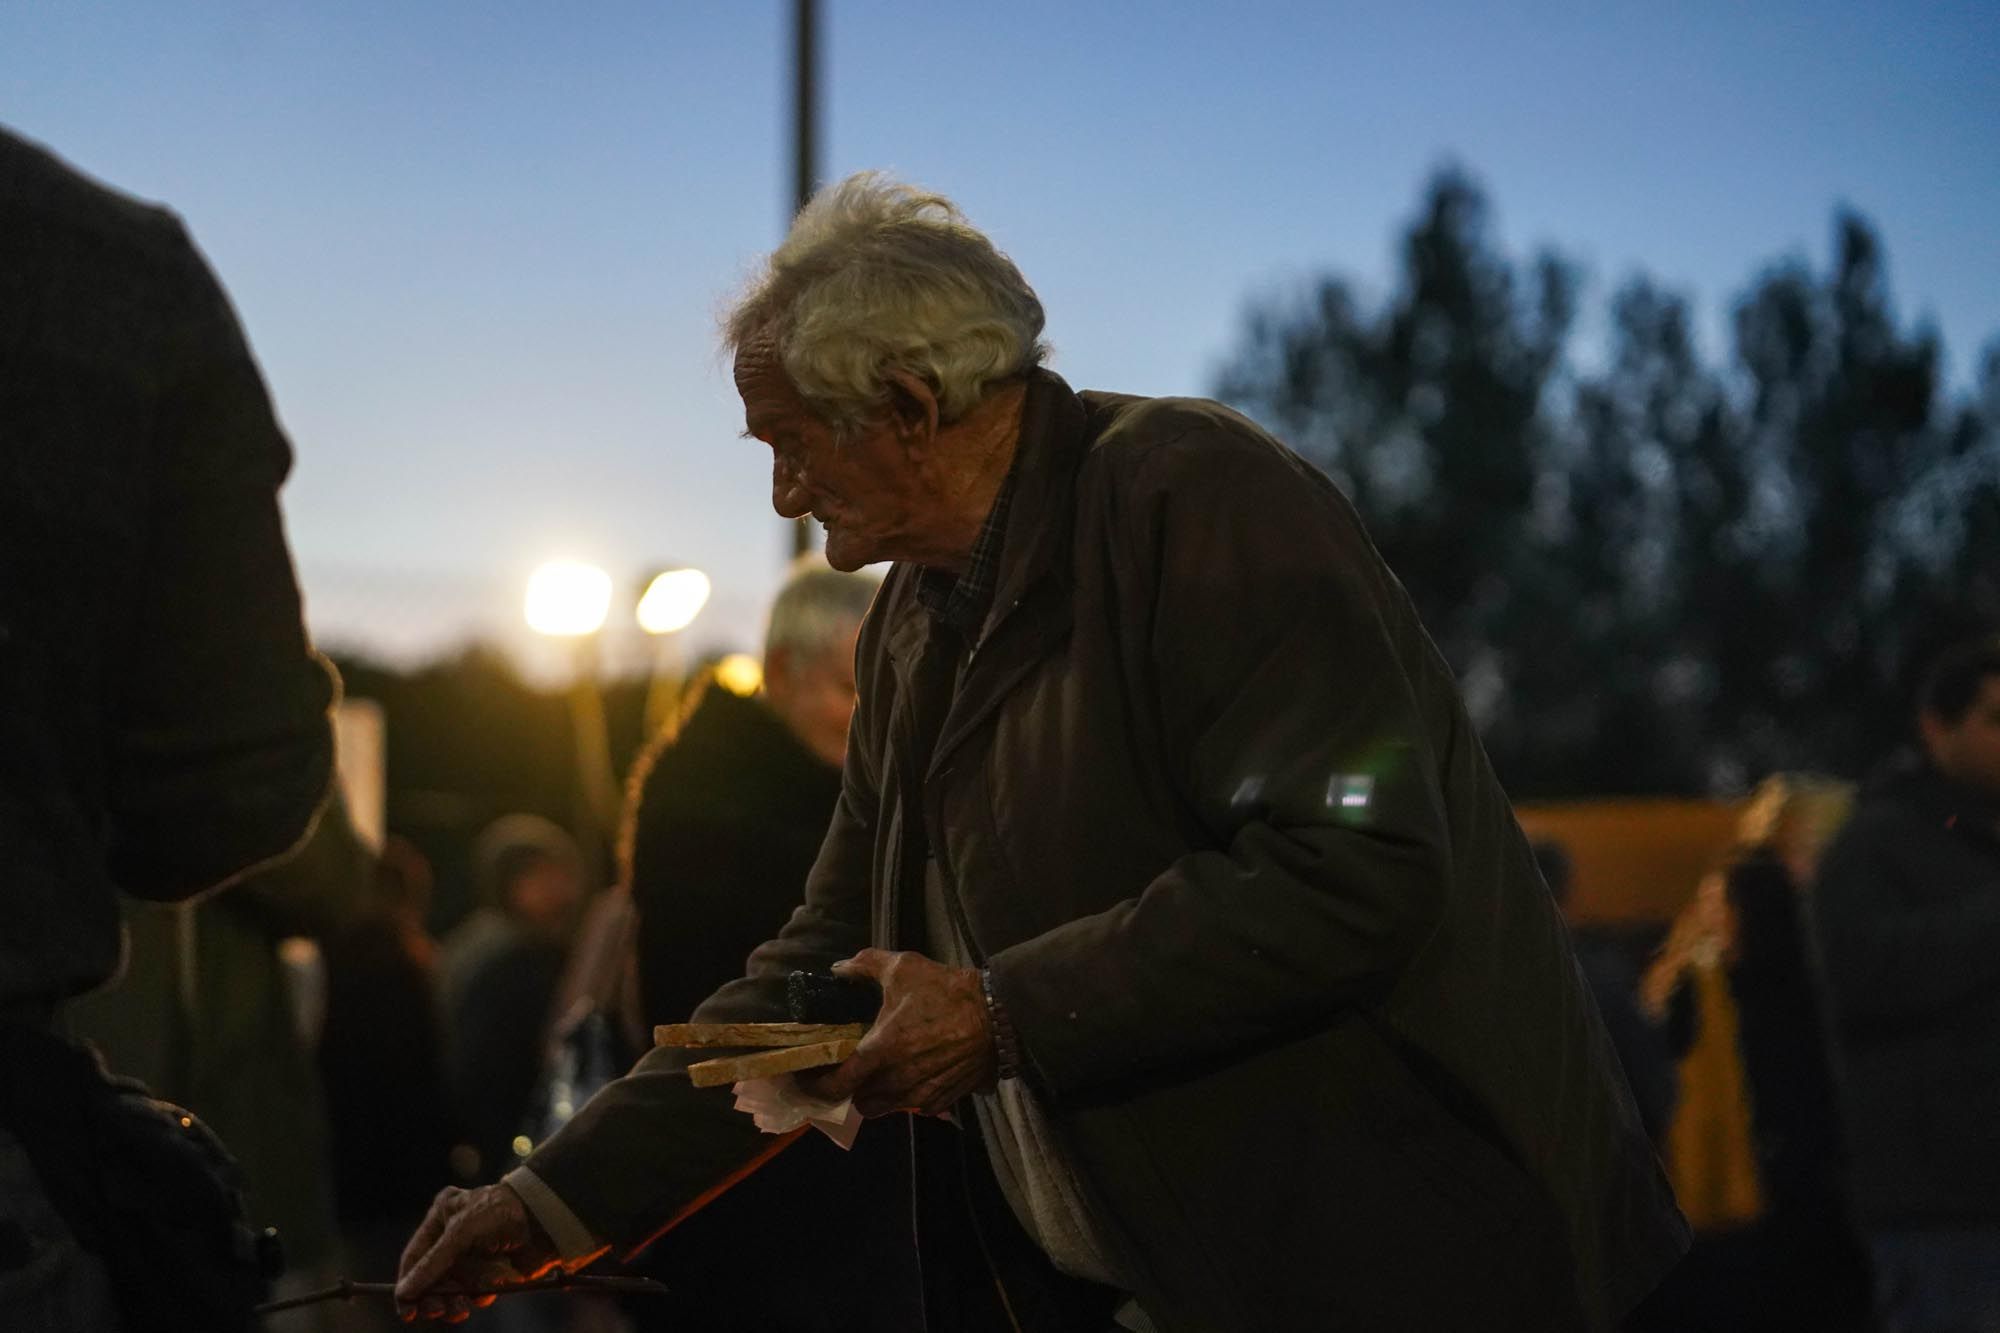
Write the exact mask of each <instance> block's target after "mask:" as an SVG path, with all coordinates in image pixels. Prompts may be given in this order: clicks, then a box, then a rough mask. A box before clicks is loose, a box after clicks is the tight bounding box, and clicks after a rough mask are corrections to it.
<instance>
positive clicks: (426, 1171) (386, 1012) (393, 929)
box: [319, 834, 454, 1329]
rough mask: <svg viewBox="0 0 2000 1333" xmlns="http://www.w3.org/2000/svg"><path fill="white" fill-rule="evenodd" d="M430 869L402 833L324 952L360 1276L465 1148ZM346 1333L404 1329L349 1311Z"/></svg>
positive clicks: (343, 1316)
mask: <svg viewBox="0 0 2000 1333" xmlns="http://www.w3.org/2000/svg"><path fill="white" fill-rule="evenodd" d="M431 885H432V876H431V867H430V862H429V861H427V860H426V859H425V858H424V854H423V853H422V852H420V851H418V850H417V848H416V847H415V846H414V845H413V844H412V843H410V842H409V841H408V840H407V839H405V838H401V837H397V836H395V835H393V834H392V835H391V836H390V837H389V838H388V840H387V841H386V842H385V843H384V845H383V848H382V853H381V856H380V858H379V859H378V860H377V862H376V866H375V878H374V891H373V893H372V894H371V896H370V901H369V904H368V910H367V911H366V912H365V913H364V914H363V915H362V916H361V917H360V918H359V919H357V920H355V921H354V922H353V923H352V924H350V925H349V926H348V927H347V928H346V929H344V930H341V931H339V932H337V933H335V934H333V935H332V936H330V937H328V938H327V940H326V941H325V942H324V944H323V945H322V952H323V954H324V957H325V966H326V1020H325V1023H324V1025H323V1027H322V1029H321V1033H320V1041H319V1069H320V1076H321V1079H322V1081H323V1082H324V1084H325V1087H326V1104H327V1121H328V1130H329V1140H330V1143H331V1149H332V1152H331V1156H332V1164H333V1196H334V1205H335V1215H336V1217H337V1218H338V1220H339V1223H340V1236H341V1241H342V1249H343V1251H344V1254H345V1259H346V1267H347V1270H348V1271H349V1272H350V1273H353V1274H357V1275H360V1276H362V1277H373V1276H375V1275H376V1274H379V1273H382V1272H386V1271H390V1270H392V1269H393V1268H394V1267H395V1263H396V1254H397V1252H398V1250H399V1249H400V1248H401V1246H402V1242H403V1238H404V1237H405V1236H407V1235H408V1234H409V1229H410V1227H411V1226H413V1225H415V1223H416V1221H417V1219H419V1218H421V1217H422V1216H423V1213H424V1209H425V1207H426V1206H427V1205H428V1204H429V1203H430V1200H431V1196H432V1195H434V1194H436V1193H437V1191H438V1190H439V1189H440V1188H442V1187H443V1186H444V1185H446V1184H448V1183H449V1181H450V1178H451V1177H450V1167H449V1164H448V1163H449V1157H450V1153H451V1147H452V1144H453V1142H454V1138H453V1134H452V1126H451V1121H450V1116H449V1113H448V1111H447V1109H446V1104H445V1092H444V1057H443V1048H442V1043H441V1040H440V1037H439V1030H438V1016H437V993H436V992H437V986H436V979H437V948H436V945H435V943H434V942H433V941H432V939H431V937H430V935H429V934H428V933H427V932H426V930H425V928H424V922H425V918H426V916H427V915H428V913H429V911H430V902H431ZM336 1322H337V1324H338V1326H339V1327H341V1328H343V1329H359V1328H368V1327H373V1328H383V1329H387V1328H390V1327H393V1326H394V1325H395V1322H396V1321H395V1312H394V1310H393V1309H391V1308H390V1307H389V1306H387V1305H384V1304H380V1303H377V1304H369V1303H366V1302H359V1301H356V1302H347V1303H344V1304H343V1305H342V1306H341V1307H339V1308H338V1309H337V1311H336Z"/></svg>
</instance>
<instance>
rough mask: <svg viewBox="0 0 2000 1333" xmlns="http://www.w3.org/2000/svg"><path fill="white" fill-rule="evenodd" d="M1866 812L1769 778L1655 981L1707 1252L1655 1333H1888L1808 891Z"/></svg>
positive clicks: (1654, 1002)
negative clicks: (1874, 1282)
mask: <svg viewBox="0 0 2000 1333" xmlns="http://www.w3.org/2000/svg"><path fill="white" fill-rule="evenodd" d="M1852 799H1853V791H1852V788H1851V787H1850V786H1849V785H1848V784H1846V783H1842V782H1836V781H1833V780H1831V779H1827V778H1823V777H1818V776H1815V775H1812V774H1775V775H1773V776H1772V777H1770V778H1768V779H1766V780H1765V781H1764V782H1763V783H1762V784H1761V785H1760V786H1759V787H1758V788H1757V790H1756V792H1755V793H1753V794H1752V796H1751V798H1750V800H1749V801H1748V802H1747V803H1746V805H1745V806H1744V809H1743V814H1742V816H1741V818H1740V820H1739V822H1738V825H1737V839H1736V847H1735V849H1734V851H1733V852H1732V853H1731V855H1730V858H1729V861H1728V864H1727V865H1726V866H1725V867H1724V868H1723V869H1721V870H1718V871H1717V872H1715V873H1713V874H1711V875H1708V876H1706V877H1704V879H1703V880H1702V882H1701V884H1700V886H1699V887H1698V889H1697V891H1696V895H1695V899H1694V901H1693V902H1692V903H1690V904H1689V906H1688V907H1687V909H1686V910H1685V911H1683V912H1682V913H1681V915H1680V916H1679V917H1678V918H1677V919H1676V920H1675V922H1674V925H1673V928H1672V929H1671V930H1670V931H1669V933H1668V936H1667V941H1666V943H1665V945H1664V946H1663V947H1662V949H1661V952H1660V956H1659V957H1658V958H1657V959H1656V960H1655V961H1654V964H1653V966H1652V967H1651V968H1649V969H1648V971H1647V973H1646V976H1645V980H1644V982H1643V984H1642V1001H1643V1006H1644V1008H1645V1010H1646V1012H1648V1013H1649V1014H1651V1015H1653V1016H1654V1017H1655V1018H1656V1019H1657V1020H1659V1021H1661V1022H1663V1023H1665V1025H1666V1028H1667V1033H1668V1039H1669V1042H1670V1045H1671V1047H1672V1049H1673V1051H1674V1053H1675V1055H1676V1056H1678V1057H1679V1058H1680V1059H1681V1061H1682V1076H1681V1094H1682V1095H1681V1100H1680V1104H1679V1106H1678V1107H1677V1109H1676V1112H1675V1115H1674V1117H1673V1121H1672V1123H1671V1125H1670V1126H1669V1129H1668V1132H1667V1136H1666V1141H1665V1144H1664V1148H1663V1152H1664V1155H1665V1158H1666V1162H1667V1169H1668V1174H1669V1175H1670V1176H1671V1177H1672V1178H1673V1181H1674V1190H1675V1194H1676V1196H1677V1197H1678V1198H1679V1199H1680V1201H1681V1206H1682V1207H1683V1208H1684V1209H1686V1210H1687V1213H1688V1216H1689V1218H1690V1219H1691V1220H1692V1221H1693V1222H1694V1224H1695V1228H1696V1239H1695V1246H1694V1249H1693V1250H1692V1251H1691V1252H1690V1254H1689V1256H1688V1258H1687V1259H1686V1260H1685V1261H1684V1262H1683V1263H1682V1264H1681V1266H1680V1268H1678V1269H1676V1270H1675V1272H1674V1273H1673V1274H1671V1275H1670V1276H1669V1277H1668V1278H1667V1280H1666V1282H1665V1283H1663V1284H1662V1285H1661V1288H1660V1290H1659V1292H1658V1293H1656V1294H1655V1296H1654V1298H1653V1300H1652V1301H1650V1302H1649V1303H1648V1306H1647V1308H1646V1310H1645V1311H1644V1312H1643V1316H1642V1318H1641V1319H1640V1320H1637V1321H1635V1323H1636V1324H1637V1326H1638V1327H1640V1328H1644V1329H1660V1330H1669V1329H1682V1328H1728V1329H1742V1330H1746V1331H1747V1330H1774V1331H1775V1330H1798V1333H1809V1331H1810V1330H1866V1329H1872V1328H1874V1327H1876V1323H1875V1318H1874V1311H1873V1307H1872V1297H1871V1292H1870V1285H1869V1281H1868V1273H1869V1266H1868V1256H1867V1251H1866V1249H1865V1247H1864V1246H1863V1245H1862V1243H1861V1239H1860V1235H1859V1233H1858V1231H1857V1230H1856V1225H1855V1220H1854V1210H1853V1207H1852V1205H1851V1202H1850V1200H1849V1197H1848V1191H1847V1182H1846V1174H1845V1173H1846V1169H1847V1146H1846V1136H1845V1133H1844V1131H1843V1127H1842V1124H1841V1119H1840V1111H1839V1096H1838V1088H1837V1079H1836V1073H1835V1064H1834V1056H1833V1049H1832V1035H1831V1027H1830V1015H1829V1012H1828V1002H1827V995H1826V981H1825V977H1824V975H1823V972H1822V968H1821V964H1820V958H1819V951H1818V947H1817V944H1816V941H1815V939H1814V936H1813V932H1812V928H1811V926H1810V924H1809V922H1810V918H1811V907H1812V903H1811V899H1810V897H1809V895H1808V893H1807V892H1806V890H1808V889H1809V888H1810V886H1811V885H1812V884H1813V882H1814V876H1815V873H1816V871H1817V867H1818V864H1819V859H1820V854H1821V852H1822V850H1823V849H1824V848H1825V847H1826V845H1827V843H1828V841H1829V840H1830V839H1831V838H1832V837H1833V836H1834V834H1835V832H1836V830H1838V829H1839V827H1840V825H1841V823H1842V821H1843V820H1844V819H1845V818H1846V817H1847V813H1848V809H1849V807H1850V805H1851V803H1852Z"/></svg>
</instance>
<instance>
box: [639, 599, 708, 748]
mask: <svg viewBox="0 0 2000 1333" xmlns="http://www.w3.org/2000/svg"><path fill="white" fill-rule="evenodd" d="M709 591H710V585H709V581H708V575H706V574H704V573H702V572H701V571H700V570H698V569H686V568H680V569H664V570H661V571H660V572H659V573H657V574H655V575H653V577H652V578H651V579H649V580H647V583H646V590H645V591H644V592H643V593H641V594H640V596H639V607H638V620H639V628H640V629H642V630H644V631H645V632H646V633H647V634H650V635H652V636H653V638H654V641H655V643H656V644H657V647H656V648H655V649H654V652H653V669H652V675H651V678H650V680H649V681H648V682H647V685H646V722H645V726H646V735H647V736H649V737H650V736H652V735H653V734H654V733H655V732H657V731H658V730H659V728H661V727H662V726H665V725H666V723H667V721H668V720H669V719H670V718H671V717H672V716H673V713H674V708H675V705H676V704H678V703H679V701H680V692H681V678H682V677H683V676H685V675H686V674H687V671H686V665H687V664H686V660H685V658H684V657H683V655H682V654H681V651H680V632H681V631H682V630H684V629H686V628H687V627H688V626H689V625H691V624H693V623H694V618H695V617H696V616H698V615H700V614H701V609H702V608H703V607H704V606H707V605H708V594H709Z"/></svg>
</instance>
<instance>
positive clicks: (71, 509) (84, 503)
mask: <svg viewBox="0 0 2000 1333" xmlns="http://www.w3.org/2000/svg"><path fill="white" fill-rule="evenodd" d="M291 465H292V452H291V447H290V445H289V444H287V443H286V441H285V437H284V434H283V432H282V431H280V430H279V428H278V423H277V420H276V418H275V417H274V416H273V415H272V411H271V403H270V399H269V398H268V396H267V395H266V394H265V392H264V383H263V380H262V378H261V377H260V376H259V375H258V372H257V366H256V363H255V362H254V361H253V360H252V359H251V356H250V351H249V348H248V347H247V346H246V345H245V343H244V341H243V332H242V330H241V328H240V327H239V326H238V324H237V321H236V316H235V313H234V312H233V311H232V310H231V309H230V306H229V301H228V298H227V297H225V296H224V295H223V292H222V288H221V287H220V286H219V285H218V284H217V282H216V280H215V277H214V275H213V274H212V273H210V272H209V269H208V266H207V264H205V263H204V262H203V261H202V258H201V255H200V254H199V253H198V252H197V251H196V250H195V247H194V245H193V243H192V242H191V241H190V240H189V239H188V235H187V231H186V230H185V229H184V228H183V227H182V226H181V224H180V221H179V220H178V219H177V218H175V217H174V216H173V215H172V214H170V213H168V212H167V211H166V210H164V209H161V208H156V207H152V206H149V205H146V204H141V203H138V202H136V201H134V200H131V199H128V198H125V197H124V196H122V195H119V194H116V193H114V192H113V191H111V190H108V189H106V188H105V187H103V186H101V185H98V184H96V183H95V182H93V181H90V180H88V179H86V178H85V177H83V176H82V175H80V174H79V173H77V172H76V171H74V170H73V169H71V168H70V167H68V166H66V165H64V164H63V163H62V162H59V161H58V160H56V159H55V158H54V157H52V156H51V155H49V154H48V153H47V152H45V151H43V150H42V149H40V148H37V147H35V146H34V145H32V144H29V143H27V142H25V141H23V140H20V139H17V138H15V137H13V136H12V135H9V134H6V133H4V132H0V912H4V919H5V921H6V927H5V929H4V930H0V1008H4V1007H6V1006H7V1005H9V1004H13V1003H20V1004H35V1003H47V1002H52V1001H55V1000H59V999H62V998H64V997H67V996H70V995H75V994H78V993H80V992H82V991H85V990H88V989H90V988H91V987H93V986H96V985H98V984H99V983H101V982H103V981H104V980H105V979H106V978H108V977H110V976H111V975H112V973H113V972H114V971H115V970H116V968H117V966H118V958H119V901H118V892H119V891H120V890H122V891H124V892H126V893H129V894H134V895H136V896H139V897H143V898H150V899H155V900H159V901H165V902H174V901H179V900H181V899H185V898H188V897H191V896H193V895H194V894H196V893H199V892H201V891H203V890H205V889H209V888H212V887H214V886H216V885H217V884H220V883H222V882H224V881H226V880H229V879H232V878H234V877H237V876H240V875H242V874H243V873H244V872H245V871H247V870H248V869H249V868H251V867H253V866H256V865H258V864H260V863H264V862H268V861H272V860H274V859H276V858H278V857H280V856H282V855H283V854H285V853H286V852H288V851H289V850H291V849H292V848H293V847H295V846H296V845H297V844H298V843H299V842H300V840H301V839H302V838H303V837H304V836H305V834H306V832H307V831H308V829H309V828H310V827H311V824H312V820H313V818H314V817H315V815H316V814H317V813H318V811H319V809H320V806H321V804H322V803H323V801H324V800H325V798H326V793H327V787H328V783H329V780H330V778H331V774H332V769H333V737H332V731H331V729H330V727H329V726H328V723H327V709H328V707H329V706H330V704H331V702H332V699H333V694H334V680H333V676H332V674H331V673H330V671H329V670H328V668H327V666H326V664H325V662H324V661H323V660H321V659H320V658H318V657H317V656H316V655H315V654H314V653H313V651H312V648H311V646H310V644H309V643H308V642H307V640H306V634H305V629H304V626H303V625H302V624H301V622H300V616H299V594H298V587H297V585H296V584H295V583H294V581H293V577H292V563H291V559H290V556H289V554H288V553H287V551H286V549H285V537H284V528H283V524H282V520H281V519H280V516H279V512H278V488H279V486H280V485H281V484H282V483H283V481H284V479H285V474H286V473H287V472H288V471H289V470H290V469H291Z"/></svg>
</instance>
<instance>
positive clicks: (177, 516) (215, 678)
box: [109, 235, 335, 899]
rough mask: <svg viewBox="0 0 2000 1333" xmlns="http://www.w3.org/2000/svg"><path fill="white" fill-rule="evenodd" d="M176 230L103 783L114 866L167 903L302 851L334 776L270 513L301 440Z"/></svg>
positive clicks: (328, 737) (129, 885)
mask: <svg viewBox="0 0 2000 1333" xmlns="http://www.w3.org/2000/svg"><path fill="white" fill-rule="evenodd" d="M178 239H179V240H180V260H179V265H180V271H179V272H178V274H177V281H176V290H177V293H178V299H179V303H180V308H179V310H178V312H177V317H176V318H175V319H174V321H173V322H172V325H171V328H170V332H169V334H168V336H167V338H166V346H165V351H164V359H165V365H164V366H163V368H162V372H161V382H160V390H159V398H158V409H157V414H156V418H155V421H154V435H153V439H152V441H151V448H152V464H153V469H152V485H153V495H152V503H151V505H150V515H151V519H150V521H151V528H150V531H149V532H148V534H147V540H146V557H145V560H144V561H143V563H142V564H141V565H140V567H138V568H136V569H134V570H133V571H132V577H133V580H134V593H133V598H132V602H131V604H130V613H129V614H130V621H129V625H128V626H127V631H128V636H129V637H128V639H127V644H128V648H127V651H126V654H125V657H126V663H127V665H126V667H125V677H124V680H123V681H122V682H121V689H120V695H119V698H118V700H117V705H116V707H117V716H118V723H117V731H116V734H115V736H114V742H113V747H114V748H113V754H112V757H111V770H110V784H109V788H110V789H109V801H110V807H111V815H112V818H111V827H112V830H113V840H112V846H111V866H112V872H113V876H114V878H115V880H116V881H117V882H118V883H119V884H120V886H121V887H124V888H125V889H127V890H128V891H130V892H132V893H135V894H138V895H140V896H143V897H148V898H159V899H178V898H185V897H187V896H189V895H191V894H194V893H198V892H200V891H201V890H204V889H207V888H211V887H213V886H215V885H217V884H219V883H222V882H225V881H228V880H231V879H233V878H235V877H238V876H240V875H242V874H244V873H246V872H247V871H249V870H250V869H253V868H255V867H257V866H259V865H260V864H264V863H268V862H271V861H273V860H275V859H277V858H279V857H282V856H283V855H285V854H286V853H287V852H289V851H290V850H292V849H293V848H294V847H295V846H297V845H298V844H299V842H300V841H301V840H303V839H304V837H305V835H306V833H307V832H308V830H309V829H310V828H311V825H312V821H313V819H314V817H315V816H316V814H317V813H318V811H319V809H320V805H321V802H322V801H323V800H324V799H325V797H326V793H327V789H328V785H329V781H330V778H331V776H332V772H333V736H332V731H331V728H330V726H329V724H328V719H327V710H328V708H329V707H330V706H331V704H332V702H333V698H334V692H335V685H334V677H333V674H332V670H331V668H330V667H329V666H328V665H327V663H326V662H325V660H324V659H323V658H321V657H319V656H318V655H317V654H316V653H314V652H313V650H312V647H311V645H310V644H309V643H308V642H307V639H306V632H305V627H304V624H303V622H302V620H301V617H300V607H299V593H298V586H297V584H296V583H295V581H294V579H293V574H292V562H291V557H290V554H289V552H288V551H287V550H286V547H285V535H284V527H283V522H282V520H281V518H280V516H279V511H278V488H279V486H280V485H281V484H282V483H283V482H284V479H285V475H286V473H287V472H288V471H289V470H290V468H291V449H290V446H289V445H288V444H287V443H286V441H285V437H284V435H283V433H282V432H281V431H280V429H279V427H278V423H277V421H276V419H275V417H274V416H273V414H272V411H271V404H270V400H269V398H268V397H267V396H266V394H265V391H264V384H263V380H262V379H261V377H260V376H259V375H258V373H257V367H256V365H255V364H254V363H253V362H252V360H251V358H250V352H249V348H248V347H247V346H246V345H245V343H244V341H243V335H242V331H241V329H240V328H239V327H238V325H237V322H236V317H235V314H234V312H233V311H232V310H231V309H230V307H229V303H228V300H227V298H226V297H224V295H223V293H222V290H221V288H220V286H219V285H218V284H217V283H216V281H215V278H214V276H213V275H212V274H211V273H210V272H209V271H208V268H207V266H206V264H204V263H203V262H202V260H201V257H200V256H199V254H197V253H196V252H195V250H194V247H193V245H192V244H191V243H189V242H187V241H186V238H185V236H184V235H182V236H180V237H179V238H178Z"/></svg>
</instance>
